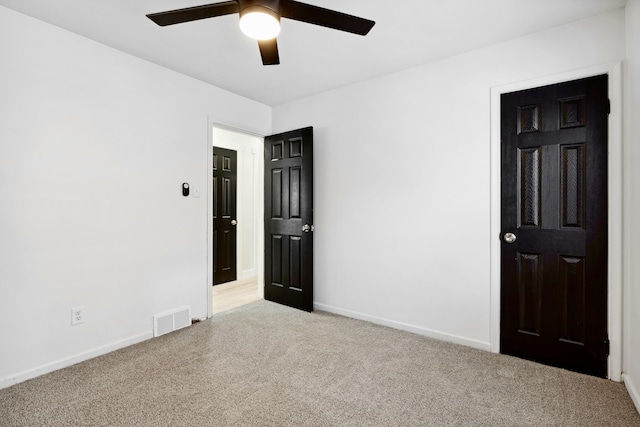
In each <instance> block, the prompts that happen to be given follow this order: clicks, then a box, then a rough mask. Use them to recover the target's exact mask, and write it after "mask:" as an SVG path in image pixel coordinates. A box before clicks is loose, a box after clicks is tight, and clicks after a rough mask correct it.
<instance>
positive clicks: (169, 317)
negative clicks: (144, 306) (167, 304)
mask: <svg viewBox="0 0 640 427" xmlns="http://www.w3.org/2000/svg"><path fill="white" fill-rule="evenodd" d="M189 325H191V308H190V307H180V308H176V309H175V310H171V311H165V312H164V313H160V314H156V315H155V316H153V336H154V337H159V336H160V335H164V334H168V333H169V332H173V331H176V330H178V329H182V328H185V327H187V326H189Z"/></svg>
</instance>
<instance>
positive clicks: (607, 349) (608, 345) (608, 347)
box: [604, 338, 610, 356]
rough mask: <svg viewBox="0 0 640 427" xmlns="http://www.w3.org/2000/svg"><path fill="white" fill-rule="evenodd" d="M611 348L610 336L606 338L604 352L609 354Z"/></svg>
mask: <svg viewBox="0 0 640 427" xmlns="http://www.w3.org/2000/svg"><path fill="white" fill-rule="evenodd" d="M609 350H610V343H609V338H607V339H605V340H604V352H605V354H606V355H607V356H608V355H609V354H610V353H609Z"/></svg>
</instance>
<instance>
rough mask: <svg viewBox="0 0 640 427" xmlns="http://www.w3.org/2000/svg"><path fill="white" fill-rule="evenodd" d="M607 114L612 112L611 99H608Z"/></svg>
mask: <svg viewBox="0 0 640 427" xmlns="http://www.w3.org/2000/svg"><path fill="white" fill-rule="evenodd" d="M607 114H611V100H610V99H607Z"/></svg>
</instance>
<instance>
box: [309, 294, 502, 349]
mask: <svg viewBox="0 0 640 427" xmlns="http://www.w3.org/2000/svg"><path fill="white" fill-rule="evenodd" d="M313 307H314V309H317V310H320V311H326V312H329V313H333V314H339V315H341V316H345V317H351V318H353V319H359V320H365V321H367V322H371V323H375V324H376V325H382V326H388V327H390V328H394V329H400V330H401V331H407V332H412V333H414V334H418V335H423V336H425V337H429V338H434V339H437V340H440V341H447V342H451V343H454V344H460V345H464V346H467V347H472V348H477V349H479V350H484V351H491V343H489V342H482V341H477V340H472V339H469V338H465V337H460V336H458V335H452V334H447V333H445V332H439V331H434V330H432V329H427V328H422V327H420V326H415V325H410V324H408V323H403V322H397V321H395V320H389V319H384V318H382V317H377V316H370V315H368V314H364V313H358V312H356V311H351V310H346V309H342V308H338V307H333V306H330V305H326V304H321V303H317V302H316V303H314V304H313Z"/></svg>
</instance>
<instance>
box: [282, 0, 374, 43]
mask: <svg viewBox="0 0 640 427" xmlns="http://www.w3.org/2000/svg"><path fill="white" fill-rule="evenodd" d="M281 7H282V17H283V18H289V19H295V20H296V21H302V22H306V23H308V24H315V25H320V26H322V27H328V28H333V29H334V30H340V31H347V32H349V33H354V34H359V35H361V36H364V35H366V34H367V33H368V32H369V31H370V30H371V28H373V26H374V25H375V22H374V21H370V20H368V19H364V18H359V17H357V16H353V15H347V14H346V13H342V12H336V11H335V10H330V9H325V8H322V7H318V6H313V5H310V4H306V3H300V2H297V1H294V0H282V3H281Z"/></svg>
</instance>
